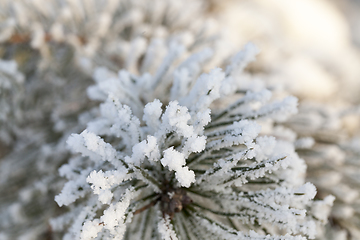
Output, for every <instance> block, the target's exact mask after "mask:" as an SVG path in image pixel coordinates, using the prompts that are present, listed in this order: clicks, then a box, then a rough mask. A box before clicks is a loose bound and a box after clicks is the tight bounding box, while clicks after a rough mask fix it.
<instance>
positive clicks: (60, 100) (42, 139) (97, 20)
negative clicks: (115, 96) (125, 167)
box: [0, 0, 212, 240]
mask: <svg viewBox="0 0 360 240" xmlns="http://www.w3.org/2000/svg"><path fill="white" fill-rule="evenodd" d="M144 3H146V4H144ZM188 5H190V6H191V8H189V9H187V11H186V13H187V14H190V15H191V14H195V15H197V18H196V19H197V20H198V23H197V24H189V23H190V22H192V23H194V22H195V21H194V19H192V18H190V17H189V15H187V14H183V13H184V12H185V11H184V5H182V4H179V2H178V1H168V0H164V1H162V0H160V1H151V4H150V2H148V1H127V0H119V1H117V0H115V1H113V0H109V1H101V4H100V2H99V1H81V0H78V1H62V0H52V1H46V2H43V1H22V0H16V1H7V0H5V1H0V22H1V23H0V58H1V59H2V60H1V62H0V85H1V86H0V106H1V108H0V115H1V116H0V156H1V157H2V158H1V161H0V191H1V193H2V194H0V195H1V196H0V202H1V204H0V217H1V218H2V219H4V221H1V222H0V229H1V230H0V232H1V233H2V234H3V235H2V236H7V237H8V238H10V239H15V238H24V239H36V240H38V239H42V238H45V237H44V235H46V234H51V229H50V228H49V226H48V219H49V218H50V217H51V216H54V214H55V213H54V212H58V211H59V209H58V207H57V205H56V203H55V202H54V201H53V199H54V195H55V194H56V193H58V192H59V191H60V190H61V187H62V185H63V180H62V179H61V178H59V176H58V173H57V172H58V171H57V169H58V167H59V166H61V165H62V164H63V163H64V162H65V161H66V160H67V158H68V154H69V151H68V149H67V148H66V144H65V142H66V139H67V138H68V136H69V135H70V133H72V132H79V131H81V130H83V129H84V125H83V123H84V122H87V121H86V119H87V117H86V116H87V114H88V113H87V114H85V115H82V113H83V112H86V111H87V110H89V109H90V108H91V107H92V106H93V104H94V102H92V101H89V100H88V99H87V97H86V88H87V87H88V86H89V85H90V84H92V83H93V81H92V80H91V74H92V73H91V72H92V64H94V65H96V64H101V65H102V66H107V67H108V68H110V69H120V68H123V67H126V68H128V69H131V68H133V66H136V64H137V63H136V62H133V61H131V59H127V56H130V54H128V53H129V52H131V49H132V48H133V47H132V45H136V46H137V47H139V46H142V47H143V48H144V49H145V48H146V45H147V43H146V38H148V37H151V36H158V37H167V36H169V38H170V36H171V38H176V39H179V41H182V42H183V43H186V42H187V43H188V44H193V45H196V44H199V43H200V45H201V42H202V41H209V42H211V41H212V40H211V39H208V38H209V36H210V35H211V34H212V33H211V24H210V25H209V24H203V20H202V18H203V11H204V9H205V8H203V7H202V5H201V2H199V1H188ZM99 9H100V10H99ZM180 11H181V12H182V14H181V15H180V14H179V13H180ZM97 24H100V25H101V26H98V25H97ZM107 24H109V25H107ZM95 25H96V26H97V28H96V29H99V30H100V29H102V30H101V31H102V32H96V31H94V26H95ZM189 26H191V28H190V27H189ZM207 29H208V30H209V31H208V30H207ZM195 35H196V36H197V37H195ZM137 37H140V38H137ZM195 48H196V47H194V49H195ZM139 50H141V48H139ZM132 53H133V54H134V55H135V56H140V55H141V54H142V52H141V51H138V53H137V54H135V53H134V52H132ZM157 53H158V54H159V56H158V57H159V58H161V51H158V52H157ZM134 55H133V56H134ZM15 61H16V63H17V64H15ZM16 65H17V67H16ZM12 206H16V207H12ZM14 209H16V211H15V210H14Z"/></svg>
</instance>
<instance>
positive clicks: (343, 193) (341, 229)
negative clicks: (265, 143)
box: [287, 103, 360, 240]
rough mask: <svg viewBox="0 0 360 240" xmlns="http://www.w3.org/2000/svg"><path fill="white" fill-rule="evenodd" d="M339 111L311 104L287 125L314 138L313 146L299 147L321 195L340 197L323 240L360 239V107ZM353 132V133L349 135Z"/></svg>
mask: <svg viewBox="0 0 360 240" xmlns="http://www.w3.org/2000/svg"><path fill="white" fill-rule="evenodd" d="M343 109H344V108H343V107H342V108H338V109H335V108H334V107H330V106H326V105H324V104H316V103H311V104H310V103H308V104H303V105H302V106H301V107H300V113H299V114H298V115H296V116H294V117H293V118H291V119H290V120H289V121H288V122H287V125H288V126H289V127H290V128H292V129H293V130H294V131H296V132H297V133H298V135H299V136H300V137H303V136H311V137H312V139H313V144H312V146H308V147H305V148H304V147H299V148H298V149H297V152H298V153H299V154H300V156H301V157H303V158H304V159H305V160H306V163H307V165H308V179H309V181H311V182H313V183H314V184H315V185H316V186H317V188H318V196H319V197H320V198H321V197H324V196H326V195H328V194H332V195H334V196H335V197H336V201H335V202H334V207H333V209H332V212H331V214H330V225H329V226H327V229H326V230H327V231H326V232H325V233H324V235H323V237H322V238H321V239H331V240H332V239H334V240H335V239H344V240H346V239H358V238H360V231H359V228H358V226H360V222H359V218H360V214H359V209H360V202H359V196H360V181H359V172H360V162H359V158H360V154H359V146H360V143H359V136H360V135H359V132H357V131H356V128H354V124H355V127H356V124H358V123H359V120H360V114H359V113H360V112H359V107H357V108H353V107H352V108H350V109H349V108H348V109H347V110H343ZM349 132H351V134H350V133H349Z"/></svg>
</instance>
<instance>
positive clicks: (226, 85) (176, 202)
mask: <svg viewBox="0 0 360 240" xmlns="http://www.w3.org/2000/svg"><path fill="white" fill-rule="evenodd" d="M150 48H151V45H150V46H149V49H150ZM184 52H186V49H184V47H182V46H180V45H177V44H174V43H173V42H172V43H169V54H168V56H165V57H164V60H163V63H161V64H160V65H159V69H158V71H157V72H156V73H155V74H153V75H151V74H150V73H143V74H142V75H136V74H134V73H131V72H128V71H127V70H121V71H120V72H119V74H118V76H117V77H116V78H113V77H112V78H109V76H116V74H114V73H112V72H111V71H110V70H106V69H104V68H102V69H99V70H97V71H96V72H95V75H96V76H95V78H96V85H94V86H92V87H90V89H91V91H88V93H89V94H90V97H91V98H96V97H97V96H102V99H103V101H104V102H103V103H102V104H101V105H100V107H99V109H98V115H97V116H95V119H93V120H92V121H91V122H89V123H88V128H87V129H86V130H84V131H83V132H82V133H81V134H72V136H71V137H70V138H69V140H68V143H69V145H70V147H71V148H72V150H73V151H74V152H77V153H81V155H82V157H81V156H74V157H73V158H72V159H70V162H69V163H68V164H66V165H64V166H63V167H62V168H61V169H62V171H61V173H62V175H63V176H65V177H67V178H68V179H69V182H68V183H67V184H66V185H65V187H64V189H63V191H62V192H61V193H60V194H59V195H58V196H57V197H56V201H57V202H58V204H59V205H69V206H70V207H71V208H72V209H73V210H72V212H73V213H72V214H71V213H70V216H72V217H71V218H72V221H73V222H72V224H71V227H70V228H69V230H68V233H67V235H65V237H64V238H65V239H92V238H97V239H151V238H162V239H177V238H179V239H180V238H186V239H239V238H240V239H306V237H309V238H314V237H315V235H316V230H315V226H316V225H318V224H321V223H320V222H319V221H318V220H317V219H316V218H315V217H314V215H312V213H311V212H307V209H308V210H309V209H310V207H311V206H313V205H314V202H313V200H312V199H313V198H314V197H315V194H316V189H315V187H314V186H313V185H312V184H310V183H304V171H305V169H306V167H305V164H304V162H303V160H302V159H300V158H299V157H298V156H297V155H296V153H295V152H294V149H295V148H294V146H293V145H292V144H291V143H290V142H285V141H277V140H276V139H275V138H274V137H271V136H264V135H263V134H262V132H261V125H259V123H258V121H260V122H261V121H262V120H267V121H268V120H270V121H272V122H277V121H284V120H285V119H286V117H287V116H289V115H291V114H293V113H296V111H297V110H296V105H297V100H296V98H294V97H288V98H285V99H284V100H281V101H271V92H270V91H268V90H266V89H263V90H262V91H257V92H252V91H250V89H248V88H247V87H246V85H245V84H244V85H243V84H242V78H246V77H250V76H246V74H244V73H242V72H241V70H242V69H243V68H244V67H245V66H246V64H247V63H248V62H250V61H252V60H253V59H254V58H255V55H256V53H257V49H256V48H255V46H254V45H252V44H248V45H246V46H245V48H244V50H243V51H241V52H240V53H239V54H238V55H237V57H235V58H233V60H232V62H231V64H230V65H229V66H230V67H227V68H226V69H227V70H226V72H223V70H222V69H220V68H215V69H213V70H211V71H210V72H208V73H202V74H201V71H200V69H201V68H204V66H205V61H204V57H205V58H207V59H209V57H210V56H211V55H212V54H213V53H211V51H210V50H209V49H205V50H203V51H200V53H202V54H200V53H195V54H193V55H190V56H189V57H188V58H187V59H185V60H184V61H183V63H178V62H176V61H174V58H178V57H180V56H181V54H184ZM153 54H154V53H153V52H152V51H150V50H148V51H146V54H145V56H143V59H148V58H149V57H150V56H151V55H153ZM172 54H175V55H176V56H175V55H173V56H174V58H173V57H169V56H170V55H172ZM190 62H191V64H188V63H190ZM142 64H151V63H149V62H147V61H145V60H144V61H143V62H142ZM164 66H166V67H164ZM194 66H196V67H194ZM143 67H144V65H143V66H141V65H140V68H143ZM239 70H240V71H239ZM100 71H101V72H102V73H103V74H99V73H100ZM110 83H111V84H110ZM110 86H116V88H114V87H110ZM95 93H96V94H95ZM244 93H245V94H244ZM231 102H232V103H231ZM229 103H231V104H229ZM126 104H129V105H126ZM289 176H292V177H289ZM73 202H75V203H74V204H71V203H73ZM331 202H332V201H331V200H329V199H328V200H327V202H321V201H317V202H316V204H317V205H318V206H322V205H326V204H331ZM68 218H69V214H67V215H65V216H64V217H61V216H60V217H59V218H58V219H56V220H53V225H54V226H53V227H54V228H55V229H59V228H61V227H62V224H61V222H62V221H67V220H68ZM62 219H63V220H62ZM281 235H282V236H281Z"/></svg>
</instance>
